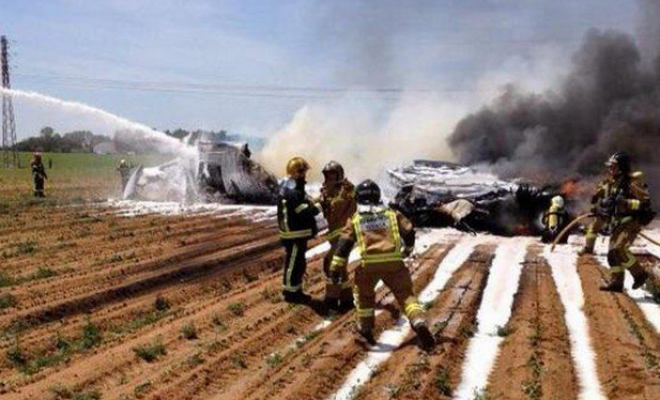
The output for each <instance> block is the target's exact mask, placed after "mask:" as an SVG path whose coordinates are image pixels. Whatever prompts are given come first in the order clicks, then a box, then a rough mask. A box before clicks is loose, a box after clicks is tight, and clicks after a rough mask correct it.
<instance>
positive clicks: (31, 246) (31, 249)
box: [15, 240, 37, 256]
mask: <svg viewBox="0 0 660 400" xmlns="http://www.w3.org/2000/svg"><path fill="white" fill-rule="evenodd" d="M36 251H37V244H36V243H35V242H34V241H32V240H26V241H25V242H21V243H19V244H18V245H17V246H16V252H15V254H16V255H17V256H20V255H32V254H34V253H36Z"/></svg>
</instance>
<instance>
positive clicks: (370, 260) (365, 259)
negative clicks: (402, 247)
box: [362, 252, 403, 264]
mask: <svg viewBox="0 0 660 400" xmlns="http://www.w3.org/2000/svg"><path fill="white" fill-rule="evenodd" d="M392 261H403V255H402V254H401V253H400V252H392V253H382V254H367V255H364V256H362V264H375V263H384V262H392Z"/></svg>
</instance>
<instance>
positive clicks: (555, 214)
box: [542, 196, 568, 243]
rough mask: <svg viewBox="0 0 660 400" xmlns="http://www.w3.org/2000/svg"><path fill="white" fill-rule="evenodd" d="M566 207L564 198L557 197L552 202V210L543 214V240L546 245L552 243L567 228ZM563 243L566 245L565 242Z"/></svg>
mask: <svg viewBox="0 0 660 400" xmlns="http://www.w3.org/2000/svg"><path fill="white" fill-rule="evenodd" d="M564 206H565V202H564V198H563V197H561V196H555V197H553V198H552V199H551V200H550V208H549V209H548V211H546V212H545V213H544V214H543V220H542V222H543V227H544V232H543V236H542V240H543V242H544V243H552V241H553V240H555V238H556V237H557V235H558V234H559V232H561V230H562V229H563V228H564V227H565V226H566V223H567V220H568V214H567V213H566V209H565V208H564ZM563 243H565V240H564V241H563Z"/></svg>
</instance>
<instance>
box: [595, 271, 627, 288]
mask: <svg viewBox="0 0 660 400" xmlns="http://www.w3.org/2000/svg"><path fill="white" fill-rule="evenodd" d="M600 290H601V291H603V292H616V293H623V272H612V273H611V277H610V281H609V282H608V283H607V285H603V286H601V287H600Z"/></svg>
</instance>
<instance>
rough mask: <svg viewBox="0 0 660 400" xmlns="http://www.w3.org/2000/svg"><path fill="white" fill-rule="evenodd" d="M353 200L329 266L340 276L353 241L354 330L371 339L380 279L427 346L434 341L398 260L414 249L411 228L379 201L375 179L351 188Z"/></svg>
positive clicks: (401, 260)
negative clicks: (355, 257) (358, 258)
mask: <svg viewBox="0 0 660 400" xmlns="http://www.w3.org/2000/svg"><path fill="white" fill-rule="evenodd" d="M356 199H357V202H358V210H357V212H356V213H355V214H354V215H353V216H352V217H351V219H350V220H349V221H348V222H347V223H346V226H345V227H344V229H343V230H342V233H341V237H340V239H339V244H338V247H337V252H336V254H335V256H334V257H333V259H332V265H331V266H330V271H331V274H332V276H333V279H335V280H339V279H341V277H342V276H343V273H344V270H345V268H346V264H347V258H348V255H349V253H350V252H351V249H352V248H353V246H354V244H356V243H357V246H358V248H359V251H360V255H361V257H362V260H361V263H360V266H359V267H358V268H357V270H356V271H355V278H354V280H355V284H354V287H353V291H354V296H355V310H356V313H357V318H358V333H359V334H360V335H361V336H362V337H363V338H364V339H366V340H367V341H368V342H369V343H371V344H373V343H374V337H373V329H374V323H375V310H374V308H375V305H376V304H375V287H376V284H377V283H378V282H379V281H380V280H383V281H384V283H385V285H387V286H388V287H389V288H390V290H391V291H392V293H393V294H394V297H395V298H396V300H397V302H398V303H399V305H400V307H401V308H402V309H403V311H404V313H405V315H406V317H408V320H409V321H410V325H411V326H412V328H413V330H414V331H415V332H416V333H417V336H418V338H419V339H420V342H421V345H422V347H423V348H424V349H430V348H431V347H433V344H434V339H433V335H432V334H431V332H430V331H429V328H428V325H427V322H426V320H425V318H424V309H423V308H422V306H421V305H420V304H419V302H418V301H417V298H416V297H415V295H414V293H413V284H412V279H411V278H410V273H409V272H408V270H407V268H406V266H405V264H404V262H403V259H404V257H407V256H408V255H410V254H411V253H412V251H413V249H414V245H415V230H414V228H413V226H412V224H411V223H410V221H408V220H407V219H406V218H405V217H404V216H403V215H402V214H401V213H399V212H398V211H395V210H392V209H390V208H388V207H385V206H383V205H382V203H381V194H380V188H379V187H378V185H377V184H376V183H375V182H373V181H371V180H366V181H364V182H362V183H360V184H359V185H358V186H357V188H356Z"/></svg>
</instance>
